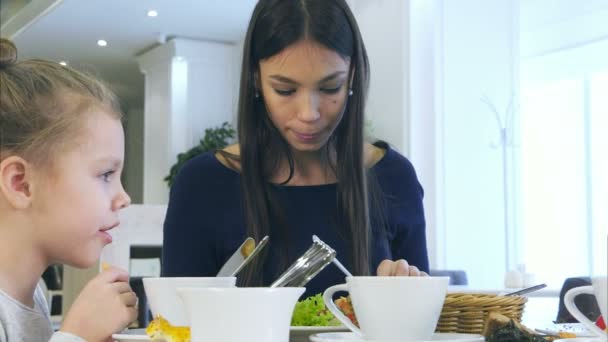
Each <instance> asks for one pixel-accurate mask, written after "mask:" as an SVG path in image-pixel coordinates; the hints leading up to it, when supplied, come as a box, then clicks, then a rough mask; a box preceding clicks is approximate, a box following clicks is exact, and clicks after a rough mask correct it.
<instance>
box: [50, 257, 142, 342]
mask: <svg viewBox="0 0 608 342" xmlns="http://www.w3.org/2000/svg"><path fill="white" fill-rule="evenodd" d="M135 319H137V296H136V295H135V293H134V292H133V290H131V286H130V285H129V274H127V272H125V271H123V270H121V269H118V268H115V267H109V268H107V269H106V270H104V271H102V272H101V273H99V274H98V275H97V276H96V277H95V278H93V279H92V280H91V281H90V282H89V283H88V284H87V285H86V286H85V288H84V289H83V290H82V292H80V294H79V295H78V297H77V298H76V300H75V301H74V304H72V307H71V308H70V311H69V312H68V313H67V315H66V317H65V319H64V321H63V324H62V326H61V329H60V330H61V331H63V332H66V333H70V334H73V335H76V336H79V337H81V338H83V339H85V340H86V341H88V342H100V341H108V340H110V337H111V335H112V334H113V333H115V332H119V331H121V330H123V329H124V328H125V327H127V326H128V325H129V324H130V323H131V322H133V321H134V320H135Z"/></svg>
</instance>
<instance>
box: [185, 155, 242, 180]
mask: <svg viewBox="0 0 608 342" xmlns="http://www.w3.org/2000/svg"><path fill="white" fill-rule="evenodd" d="M217 154H218V152H217V151H208V152H204V153H201V154H199V155H197V156H195V157H193V158H192V159H190V160H188V161H187V162H186V163H185V164H184V166H183V167H182V168H181V170H179V172H178V173H177V176H176V179H175V183H174V187H176V186H177V187H180V188H183V187H185V188H192V187H200V186H208V185H209V184H221V183H224V182H225V181H233V180H236V179H238V173H237V172H235V171H234V170H232V169H230V168H228V167H226V166H225V165H224V164H223V163H222V162H220V160H219V159H218V157H217Z"/></svg>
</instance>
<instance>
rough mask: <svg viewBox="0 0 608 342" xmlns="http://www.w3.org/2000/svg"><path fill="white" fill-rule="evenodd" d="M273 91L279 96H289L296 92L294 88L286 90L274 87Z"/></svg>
mask: <svg viewBox="0 0 608 342" xmlns="http://www.w3.org/2000/svg"><path fill="white" fill-rule="evenodd" d="M274 91H275V92H276V93H277V94H279V95H281V96H289V95H292V94H293V93H295V92H296V91H295V90H294V89H287V90H282V89H275V90H274Z"/></svg>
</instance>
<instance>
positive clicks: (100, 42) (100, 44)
mask: <svg viewBox="0 0 608 342" xmlns="http://www.w3.org/2000/svg"><path fill="white" fill-rule="evenodd" d="M97 45H99V46H108V42H106V41H105V40H103V39H100V40H98V41H97Z"/></svg>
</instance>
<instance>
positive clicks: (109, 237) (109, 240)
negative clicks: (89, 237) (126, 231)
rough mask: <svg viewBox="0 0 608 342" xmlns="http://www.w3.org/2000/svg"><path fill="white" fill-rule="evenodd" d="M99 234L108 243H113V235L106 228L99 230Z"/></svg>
mask: <svg viewBox="0 0 608 342" xmlns="http://www.w3.org/2000/svg"><path fill="white" fill-rule="evenodd" d="M97 235H98V236H99V237H100V238H101V239H102V240H103V242H105V243H106V244H110V243H112V235H110V233H108V232H107V231H106V230H100V231H98V232H97Z"/></svg>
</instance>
